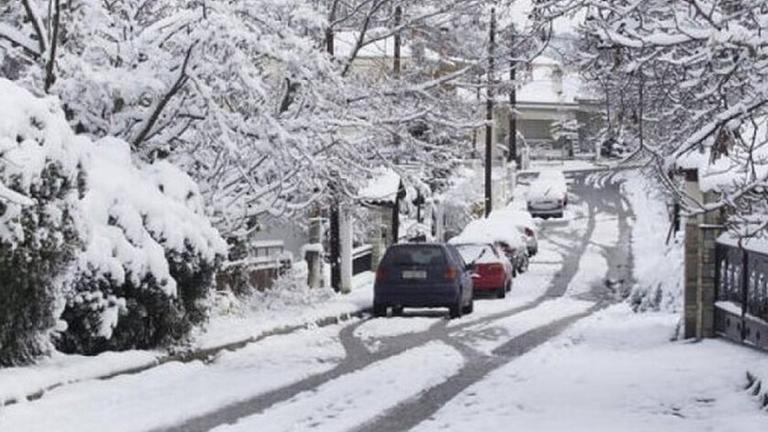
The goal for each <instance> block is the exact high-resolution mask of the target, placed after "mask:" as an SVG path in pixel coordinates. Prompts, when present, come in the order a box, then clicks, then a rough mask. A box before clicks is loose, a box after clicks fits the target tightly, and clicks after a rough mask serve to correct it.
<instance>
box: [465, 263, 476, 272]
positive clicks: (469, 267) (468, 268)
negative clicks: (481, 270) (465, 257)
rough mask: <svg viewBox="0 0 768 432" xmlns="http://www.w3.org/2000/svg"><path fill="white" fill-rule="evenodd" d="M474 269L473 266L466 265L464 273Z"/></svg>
mask: <svg viewBox="0 0 768 432" xmlns="http://www.w3.org/2000/svg"><path fill="white" fill-rule="evenodd" d="M474 267H475V266H474V264H467V265H465V266H464V271H471V270H472V269H473V268H474Z"/></svg>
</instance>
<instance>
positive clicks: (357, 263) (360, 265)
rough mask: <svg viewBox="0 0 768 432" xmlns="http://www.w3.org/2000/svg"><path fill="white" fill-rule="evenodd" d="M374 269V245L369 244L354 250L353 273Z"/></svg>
mask: <svg viewBox="0 0 768 432" xmlns="http://www.w3.org/2000/svg"><path fill="white" fill-rule="evenodd" d="M372 269H373V246H371V245H369V244H367V245H362V246H358V247H356V248H355V249H353V250H352V274H353V275H356V274H360V273H363V272H367V271H371V270H372Z"/></svg>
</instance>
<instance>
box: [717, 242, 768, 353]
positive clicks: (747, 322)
mask: <svg viewBox="0 0 768 432" xmlns="http://www.w3.org/2000/svg"><path fill="white" fill-rule="evenodd" d="M715 257H716V265H715V280H716V284H715V290H716V291H715V332H716V333H717V334H718V335H720V336H723V337H725V338H727V339H731V340H734V341H736V342H741V343H745V344H748V345H751V346H755V347H758V348H761V349H764V350H768V250H763V249H761V248H751V247H750V245H749V244H747V245H746V246H745V247H743V248H740V247H739V246H738V243H737V242H736V241H734V240H733V239H731V238H730V236H729V235H728V234H723V235H722V236H720V238H718V242H717V245H716V248H715Z"/></svg>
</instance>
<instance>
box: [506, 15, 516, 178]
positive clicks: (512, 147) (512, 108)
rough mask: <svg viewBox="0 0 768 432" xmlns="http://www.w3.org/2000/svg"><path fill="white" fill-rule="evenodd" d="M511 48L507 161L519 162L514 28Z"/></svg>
mask: <svg viewBox="0 0 768 432" xmlns="http://www.w3.org/2000/svg"><path fill="white" fill-rule="evenodd" d="M511 46H512V47H511V48H510V59H509V84H510V85H511V86H512V89H511V90H510V92H509V154H507V162H513V161H514V162H515V164H516V165H518V164H519V161H518V160H517V111H516V110H517V60H516V59H515V48H514V46H515V30H514V29H512V43H511Z"/></svg>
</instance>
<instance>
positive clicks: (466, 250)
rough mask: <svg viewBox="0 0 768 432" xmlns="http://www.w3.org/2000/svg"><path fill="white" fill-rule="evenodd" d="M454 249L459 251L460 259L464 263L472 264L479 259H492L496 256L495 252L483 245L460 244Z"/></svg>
mask: <svg viewBox="0 0 768 432" xmlns="http://www.w3.org/2000/svg"><path fill="white" fill-rule="evenodd" d="M456 249H458V250H459V253H460V254H461V257H462V258H464V262H467V263H472V262H475V261H477V260H478V259H479V258H486V259H487V258H492V257H495V256H496V252H494V250H493V249H492V248H491V247H490V246H488V245H484V244H461V245H456Z"/></svg>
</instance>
